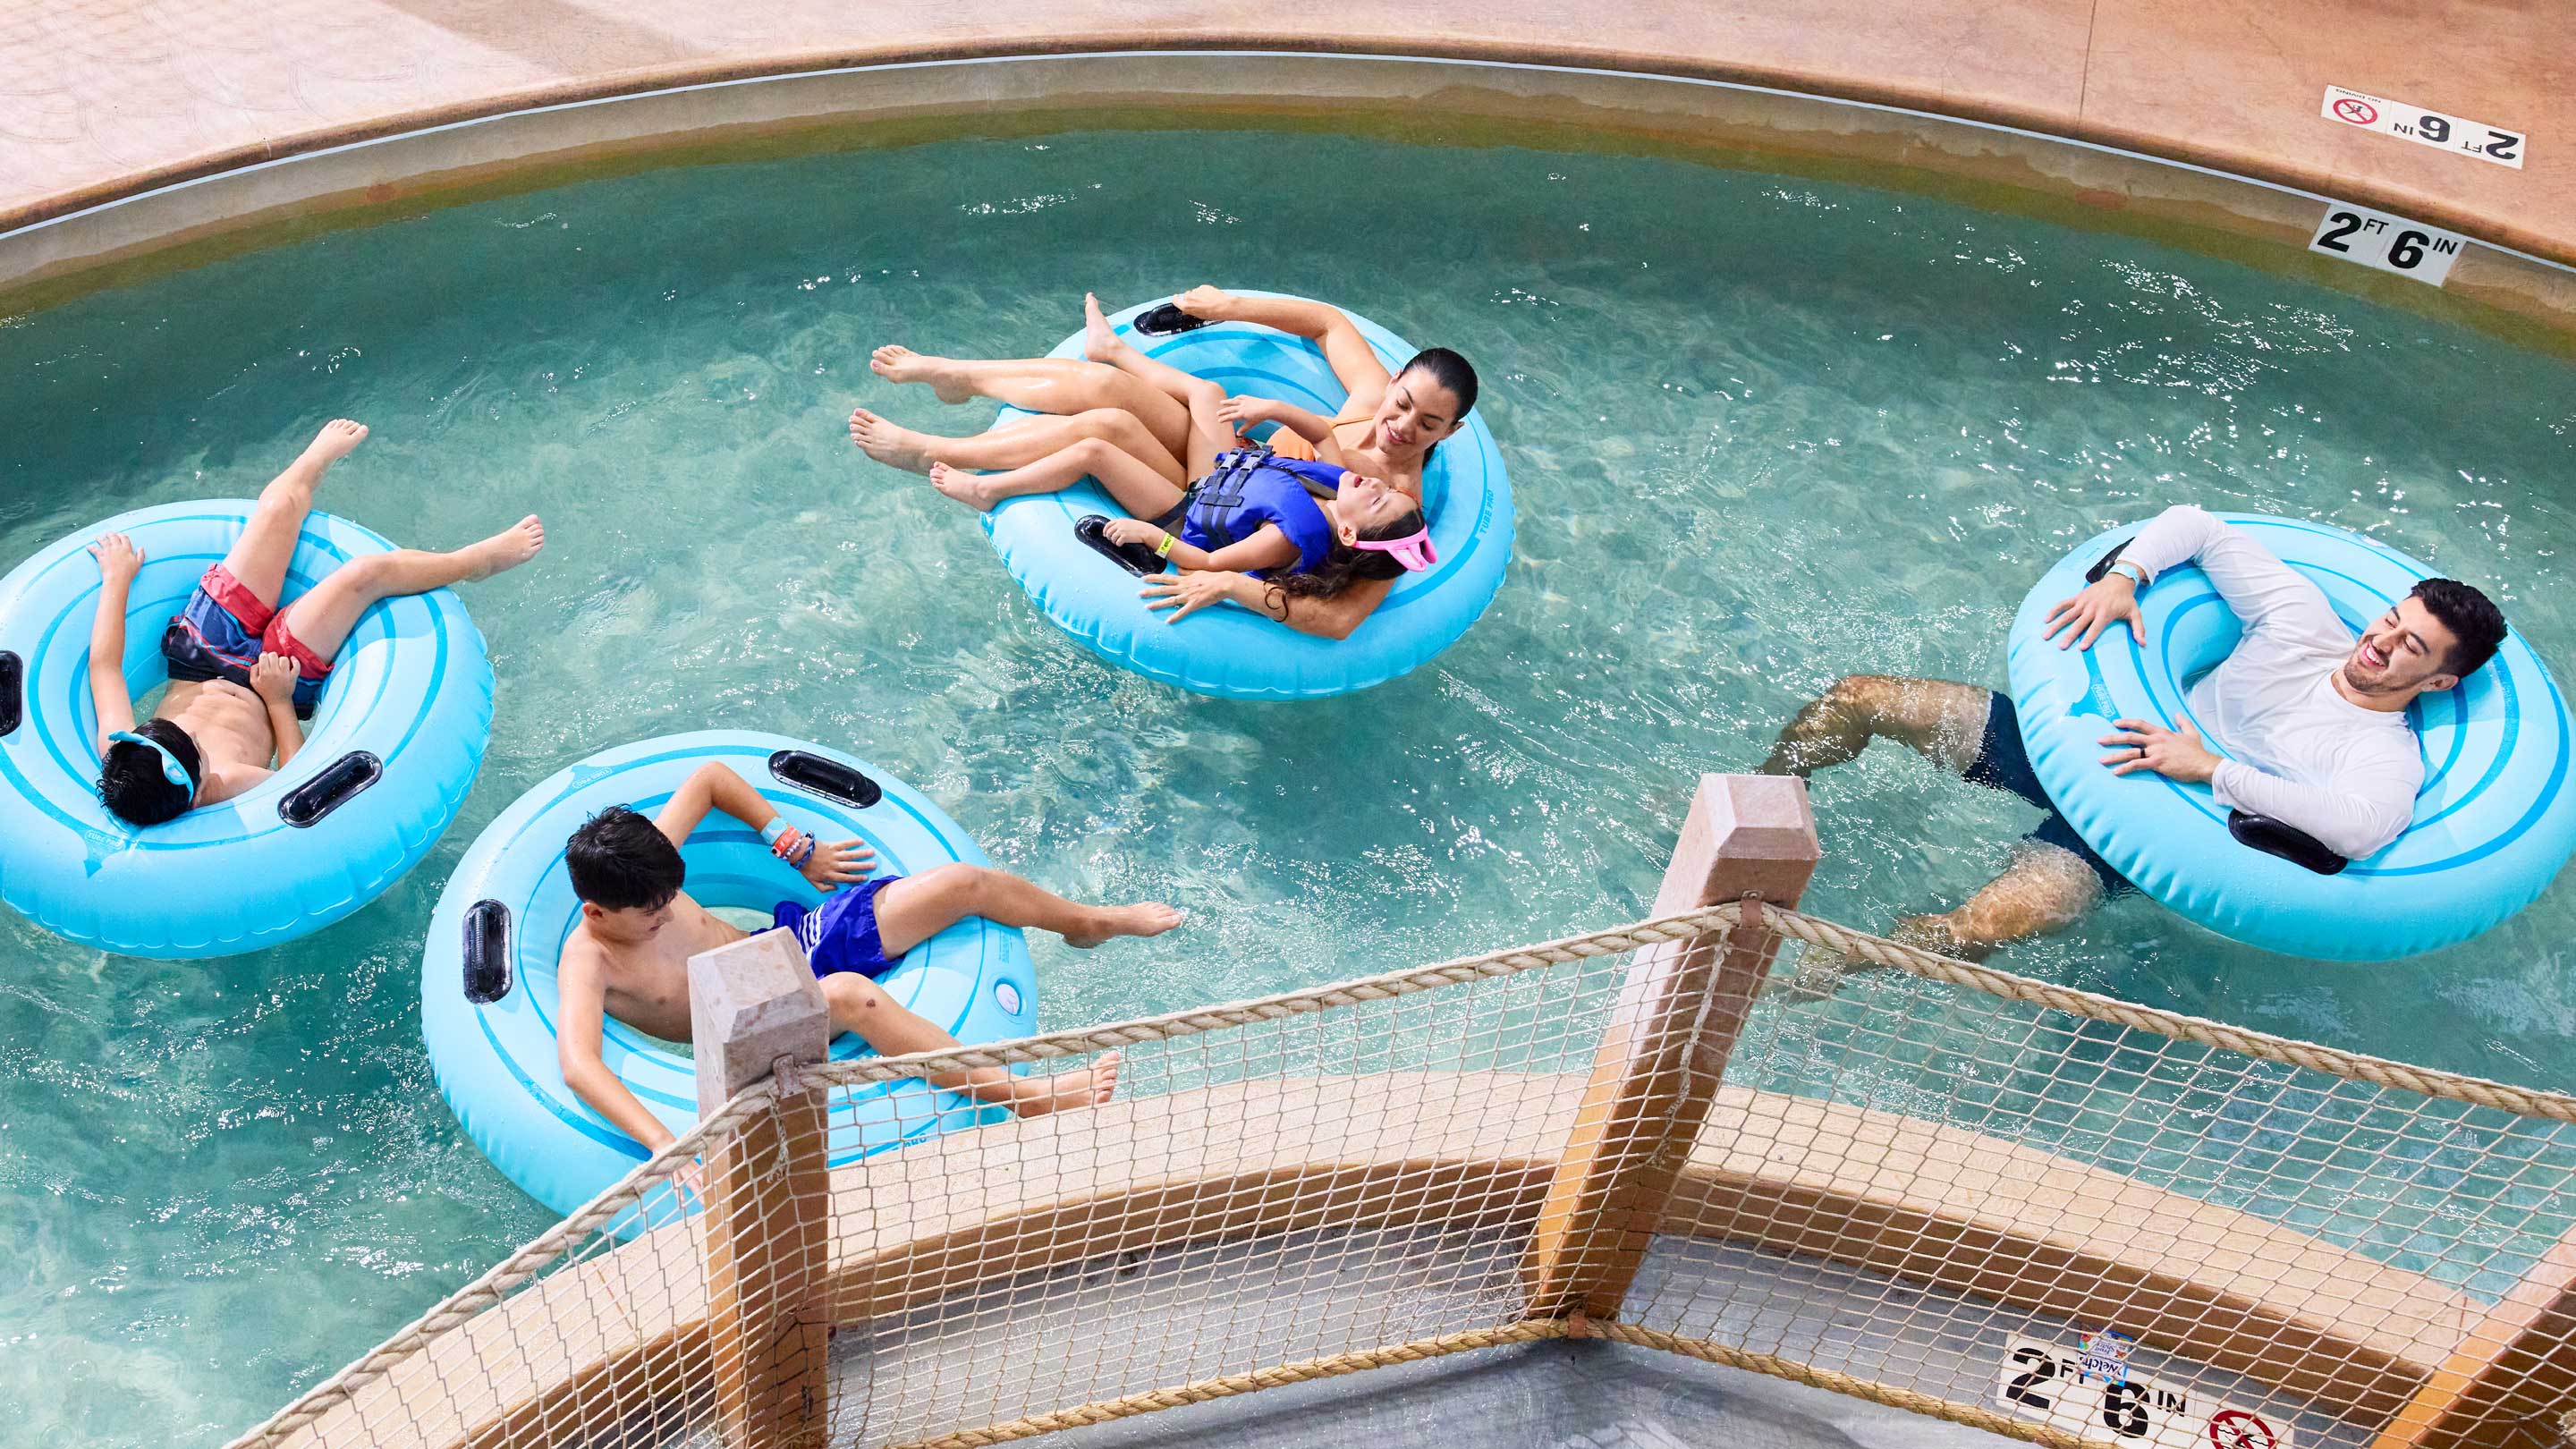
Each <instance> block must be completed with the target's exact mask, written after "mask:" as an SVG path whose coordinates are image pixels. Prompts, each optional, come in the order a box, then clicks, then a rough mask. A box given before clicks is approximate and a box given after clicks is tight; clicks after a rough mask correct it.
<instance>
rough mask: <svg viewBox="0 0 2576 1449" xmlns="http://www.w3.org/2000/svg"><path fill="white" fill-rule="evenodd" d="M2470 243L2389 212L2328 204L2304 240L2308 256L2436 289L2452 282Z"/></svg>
mask: <svg viewBox="0 0 2576 1449" xmlns="http://www.w3.org/2000/svg"><path fill="white" fill-rule="evenodd" d="M2468 241H2469V239H2468V238H2467V237H2464V236H2462V235H2460V234H2459V233H2458V232H2455V231H2444V230H2442V229H2441V228H2440V227H2438V226H2428V225H2426V224H2425V223H2423V222H2420V221H2408V220H2407V219H2406V218H2404V217H2402V216H2398V215H2395V214H2394V213H2391V212H2385V211H2373V210H2371V209H2370V208H2369V207H2367V206H2354V205H2352V204H2351V203H2349V202H2342V201H2333V202H2328V203H2327V204H2326V215H2325V220H2323V221H2320V222H2318V223H2317V234H2316V235H2315V236H2312V237H2310V238H2308V250H2309V251H2312V252H2323V253H2325V254H2326V255H2328V256H2334V257H2341V258H2343V259H2344V260H2345V261H2348V262H2359V263H2361V264H2362V265H2363V266H2365V267H2374V268H2376V269H2378V270H2380V271H2383V272H2394V273H2396V274H2397V275H2398V276H2401V277H2412V278H2414V279H2415V280H2416V281H2419V282H2428V283H2430V284H2432V285H2433V286H2436V287H2438V286H2440V285H2442V283H2443V282H2444V281H2445V280H2447V279H2448V278H2449V277H2450V275H2451V263H2453V262H2456V261H2458V260H2459V259H2460V249H2461V248H2462V247H2464V246H2466V245H2468Z"/></svg>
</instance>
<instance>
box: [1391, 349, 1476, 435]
mask: <svg viewBox="0 0 2576 1449" xmlns="http://www.w3.org/2000/svg"><path fill="white" fill-rule="evenodd" d="M1408 372H1423V373H1428V374H1430V377H1431V380H1432V381H1433V382H1436V383H1438V384H1440V385H1441V386H1442V387H1445V388H1447V389H1449V390H1450V391H1451V392H1454V393H1456V394H1457V395H1458V416H1459V417H1460V418H1464V417H1466V416H1467V414H1469V413H1472V412H1474V411H1475V410H1476V369H1474V368H1472V367H1470V366H1468V365H1467V359H1465V358H1463V357H1460V356H1459V355H1458V354H1457V353H1454V352H1452V351H1450V350H1449V349H1448V348H1446V347H1426V348H1424V349H1422V350H1421V351H1420V352H1417V353H1415V354H1413V360H1412V361H1411V362H1408V363H1406V364H1405V365H1404V366H1402V367H1400V368H1398V369H1396V373H1395V375H1396V376H1398V377H1402V376H1404V375H1405V374H1406V373H1408Z"/></svg>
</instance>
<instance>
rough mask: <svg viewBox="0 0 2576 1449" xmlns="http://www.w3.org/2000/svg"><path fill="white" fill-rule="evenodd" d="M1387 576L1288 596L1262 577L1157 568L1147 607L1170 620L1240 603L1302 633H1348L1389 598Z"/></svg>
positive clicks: (1145, 592)
mask: <svg viewBox="0 0 2576 1449" xmlns="http://www.w3.org/2000/svg"><path fill="white" fill-rule="evenodd" d="M1394 587H1395V585H1394V583H1393V581H1391V580H1387V579H1362V580H1361V581H1359V582H1358V583H1355V584H1353V585H1351V586H1350V587H1349V588H1347V589H1344V590H1342V591H1341V592H1340V593H1338V594H1335V595H1333V596H1332V597H1331V598H1328V599H1314V598H1290V597H1289V596H1287V595H1286V594H1284V593H1280V592H1278V591H1276V590H1274V589H1272V588H1271V587H1270V586H1269V585H1268V584H1265V583H1263V582H1262V581H1261V580H1259V579H1256V578H1252V577H1250V576H1249V575H1246V574H1236V573H1181V574H1156V575H1154V576H1153V577H1152V578H1149V579H1147V580H1145V588H1144V590H1143V596H1144V599H1145V607H1146V608H1148V609H1158V610H1159V609H1169V610H1171V611H1172V612H1171V613H1170V614H1169V615H1167V616H1166V619H1167V620H1179V619H1184V618H1187V617H1189V616H1190V615H1192V614H1195V613H1197V612H1198V611H1199V610H1201V609H1204V608H1208V607H1210V606H1211V605H1215V604H1226V603H1233V604H1241V605H1242V606H1243V607H1245V608H1247V609H1250V610H1252V611H1253V612H1254V613H1256V614H1267V615H1269V616H1270V617H1271V618H1273V619H1277V620H1278V621H1279V622H1281V623H1283V624H1286V625H1287V626H1288V627H1289V628H1291V629H1294V630H1296V631H1297V632H1298V633H1300V634H1312V635H1314V636H1316V637H1317V638H1319V639H1348V638H1349V637H1351V633H1352V631H1354V630H1356V629H1358V628H1359V626H1360V625H1361V623H1362V622H1364V621H1365V620H1367V618H1368V616H1369V615H1371V614H1373V613H1375V612H1377V606H1378V605H1379V604H1382V603H1384V602H1386V595H1387V590H1389V589H1392V588H1394Z"/></svg>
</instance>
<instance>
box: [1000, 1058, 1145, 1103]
mask: <svg viewBox="0 0 2576 1449" xmlns="http://www.w3.org/2000/svg"><path fill="white" fill-rule="evenodd" d="M1118 1061H1119V1054H1118V1053H1116V1052H1104V1053H1102V1055H1101V1058H1100V1065H1098V1066H1096V1067H1092V1068H1090V1069H1089V1070H1087V1071H1079V1072H1059V1073H1055V1074H1053V1075H1051V1076H1045V1077H1022V1078H1019V1080H1020V1081H1021V1082H1024V1083H1026V1084H1027V1085H1028V1086H1030V1087H1032V1088H1035V1089H1036V1090H1034V1091H1031V1092H1030V1093H1029V1094H1028V1095H1027V1096H1025V1097H1021V1098H1018V1099H1016V1100H1014V1101H1013V1102H1012V1103H1011V1111H1012V1112H1014V1113H1015V1114H1017V1115H1019V1116H1022V1117H1043V1116H1045V1115H1046V1114H1047V1113H1049V1112H1075V1111H1080V1110H1081V1109H1082V1108H1085V1107H1097V1106H1100V1105H1102V1104H1103V1103H1105V1102H1107V1101H1108V1100H1109V1098H1110V1094H1112V1093H1114V1092H1116V1091H1117V1090H1118Z"/></svg>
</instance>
